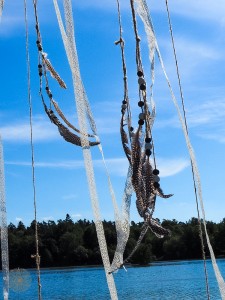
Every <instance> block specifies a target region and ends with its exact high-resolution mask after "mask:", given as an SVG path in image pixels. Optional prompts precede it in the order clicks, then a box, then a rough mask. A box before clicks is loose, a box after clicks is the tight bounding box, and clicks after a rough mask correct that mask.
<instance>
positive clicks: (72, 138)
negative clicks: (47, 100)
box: [44, 104, 99, 146]
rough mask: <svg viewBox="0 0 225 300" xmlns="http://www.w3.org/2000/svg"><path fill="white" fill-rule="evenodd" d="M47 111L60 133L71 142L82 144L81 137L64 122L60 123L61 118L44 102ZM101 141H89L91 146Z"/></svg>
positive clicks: (77, 144)
mask: <svg viewBox="0 0 225 300" xmlns="http://www.w3.org/2000/svg"><path fill="white" fill-rule="evenodd" d="M44 107H45V112H46V114H47V115H48V117H49V119H50V120H51V121H52V123H54V124H55V125H56V126H57V127H58V130H59V133H60V135H61V136H62V137H63V138H64V139H65V140H66V141H67V142H69V143H72V144H74V145H76V146H82V144H81V138H80V137H79V136H78V135H76V134H75V133H72V132H71V131H70V130H69V129H68V128H67V127H65V126H64V125H63V124H62V123H60V121H59V119H58V118H57V117H56V115H55V114H54V112H53V111H52V110H49V109H48V108H47V106H46V105H45V104H44ZM98 144H99V142H89V146H96V145H98Z"/></svg>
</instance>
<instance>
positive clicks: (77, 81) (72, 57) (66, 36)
mask: <svg viewBox="0 0 225 300" xmlns="http://www.w3.org/2000/svg"><path fill="white" fill-rule="evenodd" d="M53 1H54V6H55V10H56V15H57V18H58V22H59V27H60V30H61V34H62V38H63V41H64V46H65V49H66V52H67V57H68V60H69V64H70V68H71V72H72V77H73V85H74V94H75V101H76V107H77V115H78V122H79V127H80V130H81V132H83V133H85V134H87V128H88V124H87V119H86V113H87V108H86V105H87V97H86V95H85V91H84V88H83V84H82V80H81V76H80V70H79V62H78V56H77V50H76V44H75V37H74V25H73V14H72V5H71V1H70V0H64V2H63V4H64V13H65V22H66V32H65V29H64V26H63V22H62V18H61V15H60V11H59V8H58V3H57V1H56V0H53ZM81 143H82V148H83V156H84V163H85V169H86V174H87V179H88V186H89V192H90V197H91V203H92V209H93V214H94V220H95V226H96V232H97V237H98V242H99V247H100V251H101V255H102V260H103V264H104V268H105V273H106V278H107V282H108V287H109V291H110V295H111V299H118V297H117V291H116V286H115V283H114V278H113V275H112V274H110V261H109V256H108V250H107V244H106V240H105V234H104V228H103V224H102V221H101V216H100V209H99V203H98V195H97V190H96V183H95V176H94V169H93V163H92V157H91V152H90V149H89V144H88V140H87V138H86V137H85V136H84V135H81Z"/></svg>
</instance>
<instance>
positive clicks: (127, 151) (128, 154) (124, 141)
mask: <svg viewBox="0 0 225 300" xmlns="http://www.w3.org/2000/svg"><path fill="white" fill-rule="evenodd" d="M123 118H124V117H123V115H122V118H121V122H120V135H121V140H122V145H123V150H124V152H125V154H126V157H127V159H128V161H129V163H130V164H131V150H130V148H129V146H128V137H127V133H126V131H125V130H124V128H123V127H124V124H123Z"/></svg>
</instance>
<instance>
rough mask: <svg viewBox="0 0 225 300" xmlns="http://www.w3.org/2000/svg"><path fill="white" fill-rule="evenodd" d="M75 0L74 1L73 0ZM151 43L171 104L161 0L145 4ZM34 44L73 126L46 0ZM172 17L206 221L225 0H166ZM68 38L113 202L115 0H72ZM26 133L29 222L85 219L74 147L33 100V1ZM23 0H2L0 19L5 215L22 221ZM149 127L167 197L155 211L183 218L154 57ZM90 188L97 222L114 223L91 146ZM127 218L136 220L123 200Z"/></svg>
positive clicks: (216, 144)
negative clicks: (72, 33)
mask: <svg viewBox="0 0 225 300" xmlns="http://www.w3.org/2000/svg"><path fill="white" fill-rule="evenodd" d="M76 2H77V3H76ZM128 3H129V1H121V5H122V21H123V25H124V38H125V42H126V60H127V67H128V79H129V96H130V100H131V103H132V109H133V115H134V118H135V115H136V114H137V113H138V110H137V105H136V101H137V91H138V89H137V83H136V81H137V79H136V69H135V48H134V47H135V45H134V35H133V31H132V23H131V13H130V10H129V5H128ZM148 4H149V7H150V10H151V15H152V19H153V23H154V25H155V32H156V36H157V39H158V44H159V47H160V50H161V53H162V56H163V59H164V63H165V66H166V69H167V72H168V74H169V77H170V80H171V83H172V86H173V89H174V92H175V94H176V96H177V98H178V101H180V100H179V92H178V85H177V79H176V73H175V71H176V70H175V64H174V59H173V52H172V47H171V41H170V36H169V29H168V22H167V14H166V8H165V3H164V1H161V0H160V1H156V0H153V1H148ZM38 7H39V18H40V28H41V32H42V37H43V46H44V49H45V51H46V52H47V53H48V58H49V59H50V60H51V62H52V64H53V65H54V67H55V69H56V70H57V71H58V72H59V74H60V75H61V77H62V78H63V79H64V81H65V82H66V84H67V86H68V89H67V90H66V91H64V90H61V89H60V88H59V87H58V86H57V84H56V83H55V82H54V81H53V80H51V79H50V80H51V81H50V86H51V89H52V92H53V95H54V98H55V100H56V101H57V102H58V103H59V104H60V107H61V108H62V110H63V111H64V113H65V115H66V116H67V117H68V119H69V120H70V121H71V122H72V123H73V124H75V125H77V124H78V121H77V116H76V110H75V104H74V96H73V88H72V80H71V75H70V69H69V66H68V62H67V60H66V56H65V51H64V48H63V43H62V40H61V36H60V32H59V29H58V25H57V21H56V16H55V13H54V7H53V3H52V1H50V0H49V1H44V0H39V1H38ZM170 8H171V18H172V23H173V29H174V37H175V43H176V48H177V55H178V60H179V65H180V72H181V80H182V85H183V92H184V97H185V102H186V109H187V120H188V124H189V131H190V137H191V141H192V144H193V146H194V149H195V154H196V157H197V162H198V165H199V169H200V174H201V178H202V188H203V197H204V203H205V210H206V218H207V219H208V220H213V221H220V220H222V219H223V218H224V217H225V213H224V212H225V202H224V173H225V160H224V148H225V129H224V128H225V118H224V117H225V99H224V98H225V97H224V94H225V81H224V78H225V67H224V66H225V58H224V51H225V34H224V29H225V17H224V14H223V12H224V9H225V4H224V2H223V1H222V0H218V1H216V3H215V2H213V1H203V0H199V1H194V0H190V1H183V0H179V1H174V0H173V1H172V0H171V1H170ZM73 9H74V19H75V30H76V41H77V48H78V55H79V59H80V67H81V74H82V78H83V82H84V85H85V88H86V91H87V94H88V98H89V101H90V104H91V107H92V110H93V113H94V116H95V119H96V123H97V127H98V132H99V135H100V138H101V141H102V145H103V149H104V152H105V156H106V160H107V165H108V168H109V170H110V173H111V177H112V182H113V186H114V190H115V192H116V195H117V201H118V203H119V204H120V203H121V197H122V193H123V187H124V183H125V179H126V171H127V167H128V163H127V161H126V158H125V155H124V153H123V151H122V147H121V142H120V135H119V120H120V106H121V100H122V97H123V84H122V72H121V59H120V50H119V48H118V47H116V46H115V45H114V41H116V40H117V39H118V37H119V30H118V24H117V11H116V1H115V0H113V1H112V0H108V1H107V2H106V3H104V5H102V1H100V0H96V1H92V0H86V1H74V7H73ZM28 15H29V18H28V21H29V38H30V58H31V89H32V101H33V126H34V127H33V130H34V147H35V163H36V169H35V172H36V187H37V208H38V219H39V220H40V221H42V220H48V219H53V220H55V221H56V220H58V219H60V218H62V219H63V218H65V215H66V213H69V214H70V215H71V216H72V217H73V219H74V220H77V219H79V218H86V219H92V218H93V215H92V210H91V205H90V200H89V194H88V187H87V181H86V175H85V170H84V164H83V157H82V151H81V149H80V148H77V147H75V146H73V145H71V144H68V143H66V142H65V141H64V140H63V139H62V138H61V137H60V136H59V134H58V131H57V128H56V127H55V126H54V125H53V124H51V123H50V122H49V120H48V119H47V116H46V115H45V113H44V111H43V107H42V104H41V101H40V98H39V96H38V89H39V83H38V76H37V73H38V72H37V51H36V44H35V41H36V36H35V30H34V25H35V24H34V15H33V10H32V6H31V5H30V4H29V7H28ZM138 24H139V30H140V36H141V39H142V40H141V48H142V54H143V62H144V69H145V73H146V74H147V76H149V74H150V66H149V61H148V49H147V40H146V37H145V34H144V30H143V26H142V24H141V21H140V20H138ZM24 28H25V25H24V12H23V1H21V3H18V2H15V1H13V2H12V1H5V7H4V11H3V15H2V19H1V23H0V51H1V53H2V54H1V56H2V60H1V66H2V68H1V69H2V73H1V74H2V76H1V86H2V88H1V92H0V95H1V102H0V133H1V136H2V140H3V146H4V157H5V180H6V201H7V213H8V221H9V222H13V223H15V224H16V223H17V222H18V221H19V220H22V221H23V222H24V223H25V224H29V222H30V221H31V220H32V219H33V215H34V214H33V196H32V177H31V153H30V140H29V107H28V100H27V79H26V59H25V30H24ZM154 95H155V102H156V106H157V116H156V121H155V125H154V128H153V136H154V141H155V147H156V159H157V162H158V166H159V169H160V171H161V186H162V188H163V190H164V192H165V193H173V194H174V196H173V197H172V198H170V199H168V200H164V199H161V198H159V199H158V200H157V205H156V210H155V216H156V217H158V218H160V219H161V220H162V219H173V218H174V219H177V220H181V221H186V220H188V219H189V218H190V217H192V216H196V208H195V198H194V193H193V183H192V175H191V168H190V164H189V156H188V152H187V149H186V145H185V141H184V137H183V134H182V131H181V126H180V124H179V120H178V117H177V115H176V111H175V108H174V106H173V103H172V101H171V97H170V94H169V91H168V88H167V84H166V81H165V79H164V76H163V74H162V71H161V69H160V65H159V63H158V61H157V63H156V83H155V91H154ZM93 159H94V166H95V170H96V179H97V187H98V192H99V198H100V207H101V214H102V218H103V219H107V220H109V219H110V220H113V219H114V217H113V208H112V204H111V200H110V195H109V192H108V187H107V180H106V175H105V172H104V168H103V165H102V162H101V157H100V154H99V152H98V150H97V149H93ZM132 202H133V203H132V208H131V219H132V220H135V221H138V220H141V219H140V218H139V216H138V213H137V212H136V208H135V204H134V203H135V197H133V198H132Z"/></svg>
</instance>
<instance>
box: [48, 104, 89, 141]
mask: <svg viewBox="0 0 225 300" xmlns="http://www.w3.org/2000/svg"><path fill="white" fill-rule="evenodd" d="M51 102H52V104H53V105H54V107H55V110H56V111H57V113H58V114H59V116H60V117H61V118H62V120H63V121H64V122H65V123H66V125H67V126H69V127H70V128H72V129H73V130H74V131H76V132H78V133H80V134H82V135H84V136H88V137H94V135H91V134H84V133H82V132H81V131H80V130H79V129H77V128H76V127H75V126H73V125H72V124H71V123H70V122H69V121H68V120H67V119H66V117H65V116H64V114H63V112H62V111H61V109H60V108H59V105H58V103H57V102H56V101H54V100H53V99H52V100H51Z"/></svg>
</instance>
